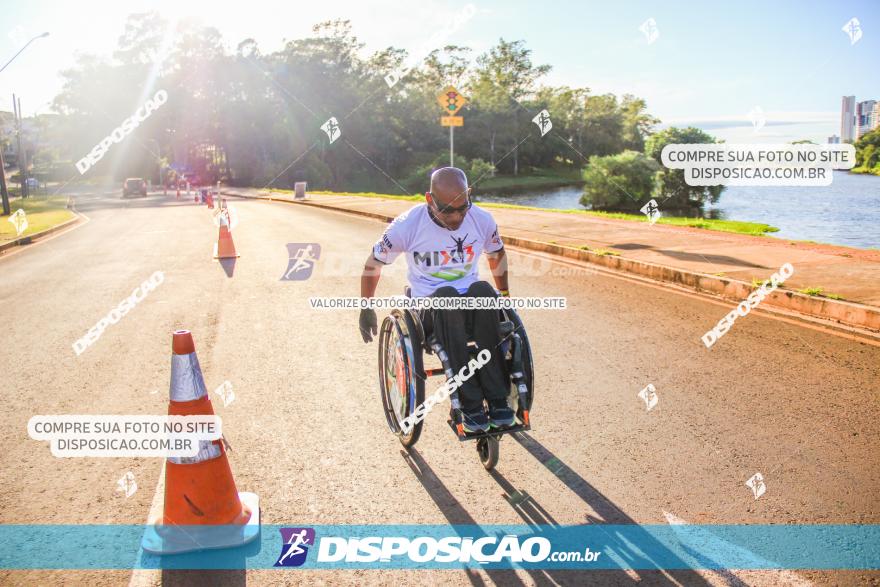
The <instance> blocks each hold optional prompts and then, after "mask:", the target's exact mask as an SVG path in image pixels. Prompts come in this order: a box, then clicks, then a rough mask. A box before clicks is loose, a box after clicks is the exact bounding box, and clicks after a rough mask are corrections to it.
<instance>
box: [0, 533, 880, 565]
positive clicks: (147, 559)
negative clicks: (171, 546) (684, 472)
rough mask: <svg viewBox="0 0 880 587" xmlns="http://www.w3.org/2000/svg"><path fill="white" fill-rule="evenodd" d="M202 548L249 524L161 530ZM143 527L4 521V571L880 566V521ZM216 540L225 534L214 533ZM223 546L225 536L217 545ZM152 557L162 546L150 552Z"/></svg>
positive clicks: (200, 538) (204, 540) (0, 538)
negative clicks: (159, 539)
mask: <svg viewBox="0 0 880 587" xmlns="http://www.w3.org/2000/svg"><path fill="white" fill-rule="evenodd" d="M158 530H159V531H158V534H160V535H162V536H163V537H164V539H167V540H168V541H169V543H175V544H180V543H185V541H183V542H181V541H179V540H178V538H180V539H186V540H188V541H190V542H191V543H192V547H193V548H200V547H201V546H211V545H216V544H230V542H229V540H230V536H232V537H233V538H232V540H233V542H231V543H232V544H235V538H234V537H235V535H236V533H238V534H241V529H240V528H239V527H229V526H225V527H223V526H221V527H211V528H210V529H206V527H204V526H200V527H175V528H164V529H158ZM156 533H157V529H156V528H153V527H146V526H143V525H131V526H124V525H113V526H110V525H106V526H97V525H87V526H74V525H69V526H60V525H54V526H49V525H2V526H0V568H2V569H135V568H144V569H265V568H273V567H275V568H278V569H279V570H283V569H291V570H296V569H460V568H486V569H511V568H522V569H596V570H599V569H633V570H647V569H692V570H702V569H707V570H708V569H838V570H852V569H880V526H877V525H644V526H641V525H634V524H631V525H610V524H609V525H603V524H589V525H581V526H522V525H485V526H450V525H370V526H367V525H332V526H331V525H315V526H308V525H303V524H302V523H298V524H296V525H289V526H278V525H264V526H263V527H262V528H261V531H260V532H259V534H257V535H256V536H253V535H251V536H249V537H248V538H246V539H252V540H251V541H250V542H249V543H247V544H244V545H242V546H237V547H234V548H222V549H213V550H202V551H197V552H188V553H184V554H166V555H156V554H151V553H150V552H145V551H144V550H143V548H142V545H144V544H148V543H149V541H147V542H145V536H148V535H153V536H155V535H156ZM214 533H216V535H214ZM214 538H217V540H214ZM148 549H152V550H155V548H153V547H152V546H148Z"/></svg>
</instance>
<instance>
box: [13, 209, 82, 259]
mask: <svg viewBox="0 0 880 587" xmlns="http://www.w3.org/2000/svg"><path fill="white" fill-rule="evenodd" d="M67 208H68V209H70V210H71V211H72V212H73V213H74V214H75V216H74V217H73V218H71V219H70V220H65V221H64V222H62V223H61V224H58V225H56V226H53V227H52V228H47V229H46V230H42V231H40V232H35V233H34V234H29V235H27V236H23V237H20V238H17V239H15V240H14V241H9V242H8V243H3V244H2V245H0V253H3V252H4V251H6V250H7V249H11V248H13V247H18V246H21V245H29V244H31V242H33V241H34V240H37V239H40V238H42V237H44V236H46V235H48V234H52V233H53V232H58V231H59V230H61V229H63V228H66V227H68V226H70V225H71V224H75V223H77V222H79V221H81V220H82V216H80V215H79V213H77V211H76V209H75V208H74V207H73V206H72V205H70V204H68V206H67Z"/></svg>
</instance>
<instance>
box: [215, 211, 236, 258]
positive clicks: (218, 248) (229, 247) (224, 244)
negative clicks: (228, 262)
mask: <svg viewBox="0 0 880 587" xmlns="http://www.w3.org/2000/svg"><path fill="white" fill-rule="evenodd" d="M228 224H229V220H228V217H227V216H226V214H224V213H223V212H221V213H220V234H218V235H217V244H216V245H214V258H215V259H234V258H236V257H238V256H239V254H238V253H237V252H236V251H235V243H234V242H232V232H231V231H230V230H229V226H228Z"/></svg>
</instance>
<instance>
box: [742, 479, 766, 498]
mask: <svg viewBox="0 0 880 587" xmlns="http://www.w3.org/2000/svg"><path fill="white" fill-rule="evenodd" d="M746 487H748V488H749V489H751V490H752V494H753V495H754V496H755V499H758V498H759V497H761V496H762V495H764V493H765V492H766V491H767V486H766V485H765V484H764V476H763V475H761V474H760V473H755V474H754V475H752V476H751V477H750V478H749V480H748V481H746Z"/></svg>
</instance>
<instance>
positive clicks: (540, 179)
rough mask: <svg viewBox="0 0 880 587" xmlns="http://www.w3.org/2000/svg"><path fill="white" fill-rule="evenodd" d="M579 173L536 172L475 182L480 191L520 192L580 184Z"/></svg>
mask: <svg viewBox="0 0 880 587" xmlns="http://www.w3.org/2000/svg"><path fill="white" fill-rule="evenodd" d="M582 183H583V180H582V179H581V176H580V172H579V171H575V172H572V173H564V172H554V171H536V172H535V173H531V174H528V175H525V174H523V175H496V176H495V177H484V178H483V179H481V180H480V181H479V182H477V187H478V189H480V190H491V191H498V190H517V191H519V190H521V189H538V188H554V187H561V186H567V185H578V184H582Z"/></svg>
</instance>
